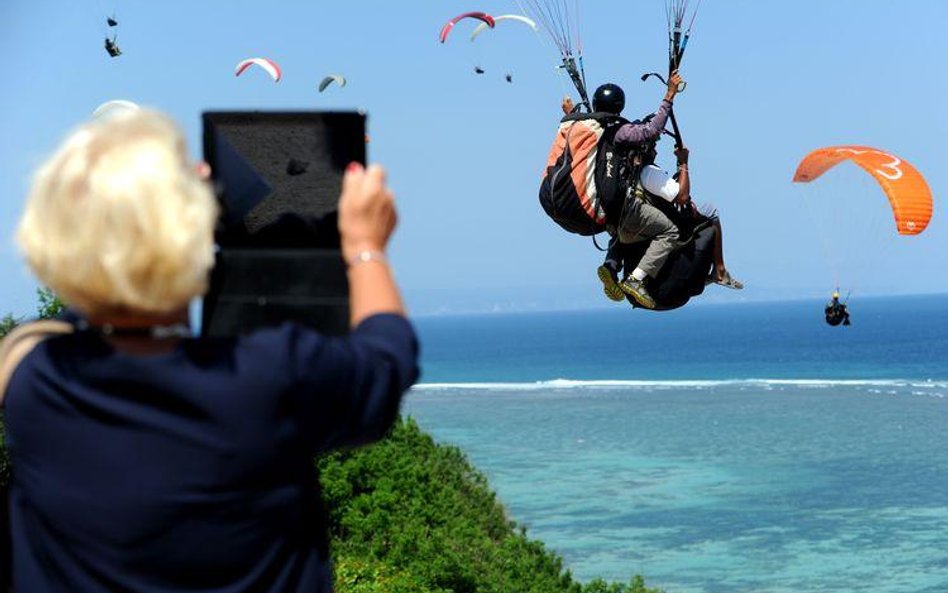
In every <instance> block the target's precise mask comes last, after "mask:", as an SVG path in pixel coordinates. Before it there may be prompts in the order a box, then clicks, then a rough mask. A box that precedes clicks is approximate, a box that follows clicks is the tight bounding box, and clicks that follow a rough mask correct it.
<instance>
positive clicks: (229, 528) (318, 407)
mask: <svg viewBox="0 0 948 593" xmlns="http://www.w3.org/2000/svg"><path fill="white" fill-rule="evenodd" d="M417 356H418V347H417V342H416V338H415V334H414V332H413V330H412V328H411V326H410V324H409V323H408V322H407V320H405V319H404V318H402V317H399V316H395V315H377V316H374V317H371V318H369V319H367V320H365V321H364V322H363V323H362V324H361V325H359V327H357V328H356V329H355V330H354V331H353V332H352V333H351V334H350V335H349V336H347V337H345V338H333V339H330V338H325V337H323V336H321V335H320V334H317V333H315V332H313V331H310V330H307V329H304V328H302V327H300V326H297V325H292V324H288V325H284V326H282V327H280V328H276V329H271V330H265V331H259V332H256V333H254V334H252V335H249V336H247V337H243V338H239V339H221V340H198V339H195V340H184V341H182V342H181V343H180V344H179V345H178V346H177V347H176V348H175V349H174V350H173V351H171V352H168V353H165V354H156V355H148V356H136V355H130V354H125V353H122V352H119V351H116V350H115V349H114V348H112V347H111V346H110V345H109V344H108V343H107V342H105V341H104V340H103V339H102V338H101V337H100V336H99V335H98V334H97V333H95V332H92V331H80V332H77V333H74V334H71V335H66V336H59V337H54V338H49V339H47V340H46V341H45V342H43V343H41V344H40V345H39V346H38V347H36V349H34V350H33V351H32V352H31V353H30V354H29V355H28V356H27V357H26V358H24V360H23V361H22V363H21V364H20V365H19V367H18V368H17V370H16V372H15V373H14V375H13V377H12V379H11V382H10V385H9V387H8V389H7V393H6V400H5V406H6V428H7V441H8V450H9V453H10V457H11V461H12V464H13V467H14V471H13V477H12V480H11V484H10V523H11V525H10V531H11V534H12V552H13V587H14V590H15V591H20V592H24V593H30V592H33V591H36V592H40V591H42V592H44V593H57V592H63V593H65V592H69V593H73V592H76V591H82V592H84V593H98V592H103V593H104V592H106V591H108V592H113V591H124V592H149V593H151V592H154V593H159V592H160V593H166V592H172V591H174V592H184V591H201V592H202V593H212V592H220V593H223V592H225V591H226V592H227V593H238V592H250V591H254V592H273V593H277V592H280V593H303V592H306V593H313V592H328V591H329V590H330V567H329V555H328V544H327V537H328V535H327V530H326V518H325V516H324V514H323V512H322V510H321V504H320V502H319V489H318V483H317V476H316V472H315V469H314V462H313V457H314V455H315V454H317V453H319V452H324V451H328V450H331V449H334V448H337V447H345V446H354V445H359V444H363V443H368V442H370V441H373V440H376V439H378V438H380V437H381V436H382V435H383V434H385V432H386V431H387V430H388V429H389V427H390V426H391V424H392V422H393V421H394V419H395V417H396V415H397V412H398V406H399V402H400V400H401V397H402V394H403V393H404V392H405V391H406V390H407V389H408V387H409V386H411V385H412V383H413V382H414V381H415V380H416V379H417V377H418V368H417Z"/></svg>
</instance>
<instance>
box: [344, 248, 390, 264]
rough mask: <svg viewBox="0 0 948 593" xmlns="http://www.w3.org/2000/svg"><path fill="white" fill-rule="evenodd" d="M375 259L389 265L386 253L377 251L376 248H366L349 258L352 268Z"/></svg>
mask: <svg viewBox="0 0 948 593" xmlns="http://www.w3.org/2000/svg"><path fill="white" fill-rule="evenodd" d="M370 261H375V262H379V263H380V264H385V265H388V258H387V257H385V254H384V253H382V252H381V251H376V250H374V249H364V250H362V251H360V252H359V253H357V254H355V255H353V256H352V258H350V259H349V262H348V264H349V267H350V268H352V267H354V266H357V265H359V264H364V263H365V262H370Z"/></svg>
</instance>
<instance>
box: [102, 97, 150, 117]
mask: <svg viewBox="0 0 948 593" xmlns="http://www.w3.org/2000/svg"><path fill="white" fill-rule="evenodd" d="M139 109H141V107H140V106H139V105H138V103H135V102H132V101H126V100H125V99H114V100H112V101H106V102H105V103H103V104H101V105H99V106H98V107H96V108H95V111H93V112H92V117H93V118H99V117H109V116H113V115H118V114H120V113H127V112H129V111H138V110H139Z"/></svg>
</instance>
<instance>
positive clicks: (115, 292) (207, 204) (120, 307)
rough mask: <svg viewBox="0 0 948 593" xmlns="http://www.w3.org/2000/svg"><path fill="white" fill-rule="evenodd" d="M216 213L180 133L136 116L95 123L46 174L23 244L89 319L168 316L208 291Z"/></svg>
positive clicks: (149, 116) (32, 199)
mask: <svg viewBox="0 0 948 593" xmlns="http://www.w3.org/2000/svg"><path fill="white" fill-rule="evenodd" d="M217 212H218V209H217V203H216V201H215V199H214V195H213V193H212V191H211V189H210V186H209V184H208V183H206V182H205V181H204V180H202V179H201V178H200V176H199V175H198V174H197V171H196V170H195V168H194V167H193V166H192V165H191V164H190V163H189V160H188V157H187V151H186V148H185V141H184V137H183V136H182V134H181V132H180V130H179V129H178V128H177V126H175V125H174V123H172V122H171V120H169V119H168V118H167V117H165V116H163V115H161V114H159V113H157V112H154V111H148V110H141V111H134V112H129V113H124V114H121V115H118V116H116V117H111V118H105V119H101V120H96V121H93V122H90V123H88V124H86V125H85V126H83V127H82V128H80V129H79V130H78V131H76V132H75V133H73V134H72V135H71V136H70V137H69V138H67V139H66V141H65V142H64V143H63V145H62V146H61V147H60V148H59V150H57V151H56V153H55V154H54V155H53V156H52V157H51V158H50V159H49V160H48V161H47V162H46V163H45V164H44V165H43V166H42V167H41V168H40V170H39V171H38V172H37V174H36V178H35V180H34V182H33V187H32V190H31V192H30V195H29V198H28V199H27V203H26V210H25V212H24V213H23V218H22V219H21V220H20V226H19V229H18V230H17V242H18V243H19V245H20V248H21V249H22V251H23V253H24V254H25V256H26V260H27V262H28V263H29V265H30V267H31V268H32V269H33V272H34V273H35V274H36V276H37V277H38V278H39V279H40V281H42V282H43V283H44V284H46V285H47V286H49V287H50V288H52V289H53V291H55V292H56V293H57V294H58V295H59V296H60V297H61V298H62V299H63V300H64V301H65V302H66V303H68V304H69V305H71V306H74V307H76V308H77V309H79V310H80V311H82V312H83V313H85V314H87V315H103V314H108V313H114V312H137V313H167V312H171V311H175V310H177V309H180V308H181V307H184V306H186V305H187V303H188V302H189V301H190V300H191V299H192V298H194V297H195V296H198V295H201V294H203V293H204V291H205V290H206V289H207V279H208V273H209V271H210V268H211V266H212V265H213V262H214V225H215V221H216V219H217Z"/></svg>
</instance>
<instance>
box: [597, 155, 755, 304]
mask: <svg viewBox="0 0 948 593" xmlns="http://www.w3.org/2000/svg"><path fill="white" fill-rule="evenodd" d="M675 155H676V156H677V158H678V175H677V176H675V177H673V176H669V175H668V173H666V172H665V171H663V170H662V169H661V168H660V167H659V166H658V165H656V164H655V158H656V156H657V152H656V149H655V145H654V144H652V145H650V146H649V147H648V148H647V149H646V150H644V151H643V152H642V153H641V155H640V157H639V158H641V162H642V166H641V172H640V173H639V184H638V186H636V190H637V192H636V193H634V195H635V196H636V199H642V198H644V200H645V202H646V203H647V204H648V205H650V206H651V205H653V204H657V203H658V202H657V201H656V200H658V199H663V200H664V201H666V202H668V203H669V204H675V205H677V207H678V208H680V209H681V210H683V211H684V212H685V213H686V214H689V215H691V216H692V217H697V218H699V219H704V220H707V221H708V224H710V225H711V226H712V227H714V230H715V238H714V252H713V256H714V259H713V265H714V267H713V270H712V272H711V274H710V275H709V277H708V279H707V283H708V284H711V283H714V284H719V285H721V286H724V287H726V288H731V289H734V290H741V289H743V288H744V284H743V283H742V282H740V281H739V280H736V279H735V278H733V277H732V276H731V274H730V272H728V270H727V266H726V265H725V263H724V242H723V236H722V230H721V221H720V219H719V218H718V217H717V216H716V215H715V214H713V213H711V214H701V213H700V212H698V211H697V209H696V207H695V205H694V203H693V202H692V201H691V178H690V175H689V174H688V159H689V156H690V151H689V150H688V148H687V147H681V148H679V149H677V150H676V151H675ZM676 177H677V178H676ZM653 207H654V206H653ZM663 215H664V213H663ZM666 218H667V216H666ZM669 223H670V224H672V226H673V227H675V224H674V222H673V221H671V219H669ZM677 230H678V229H677V227H676V228H675V232H677ZM619 239H621V237H617V238H615V239H614V240H613V241H611V242H610V244H609V251H608V253H607V254H606V260H605V262H604V263H603V265H602V266H600V267H599V269H598V270H597V273H598V275H599V279H600V280H601V281H602V284H603V291H604V292H605V294H606V296H607V297H608V298H609V299H611V300H614V301H622V300H625V295H626V294H629V296H633V295H632V294H631V288H628V285H629V284H631V283H632V282H633V281H634V279H635V276H636V275H641V272H638V273H637V272H636V270H642V267H641V262H639V265H637V266H635V267H634V268H632V270H631V272H629V268H630V266H627V265H623V255H622V254H623V249H622V244H623V243H625V244H628V243H632V242H633V241H627V240H621V241H620V240H619ZM678 239H680V237H678ZM646 253H647V252H646ZM642 259H643V260H644V259H645V258H644V257H643V258H642ZM623 268H626V271H627V272H628V276H627V277H626V278H625V279H624V280H623V281H622V282H621V283H620V282H619V281H618V277H619V273H620V272H621V271H622V270H623ZM659 269H661V268H659ZM649 276H651V275H650V274H649ZM651 277H654V276H651ZM630 278H631V280H630ZM633 298H635V297H634V296H633ZM636 302H638V303H639V304H641V302H640V301H639V300H638V299H636ZM643 306H644V305H643Z"/></svg>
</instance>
